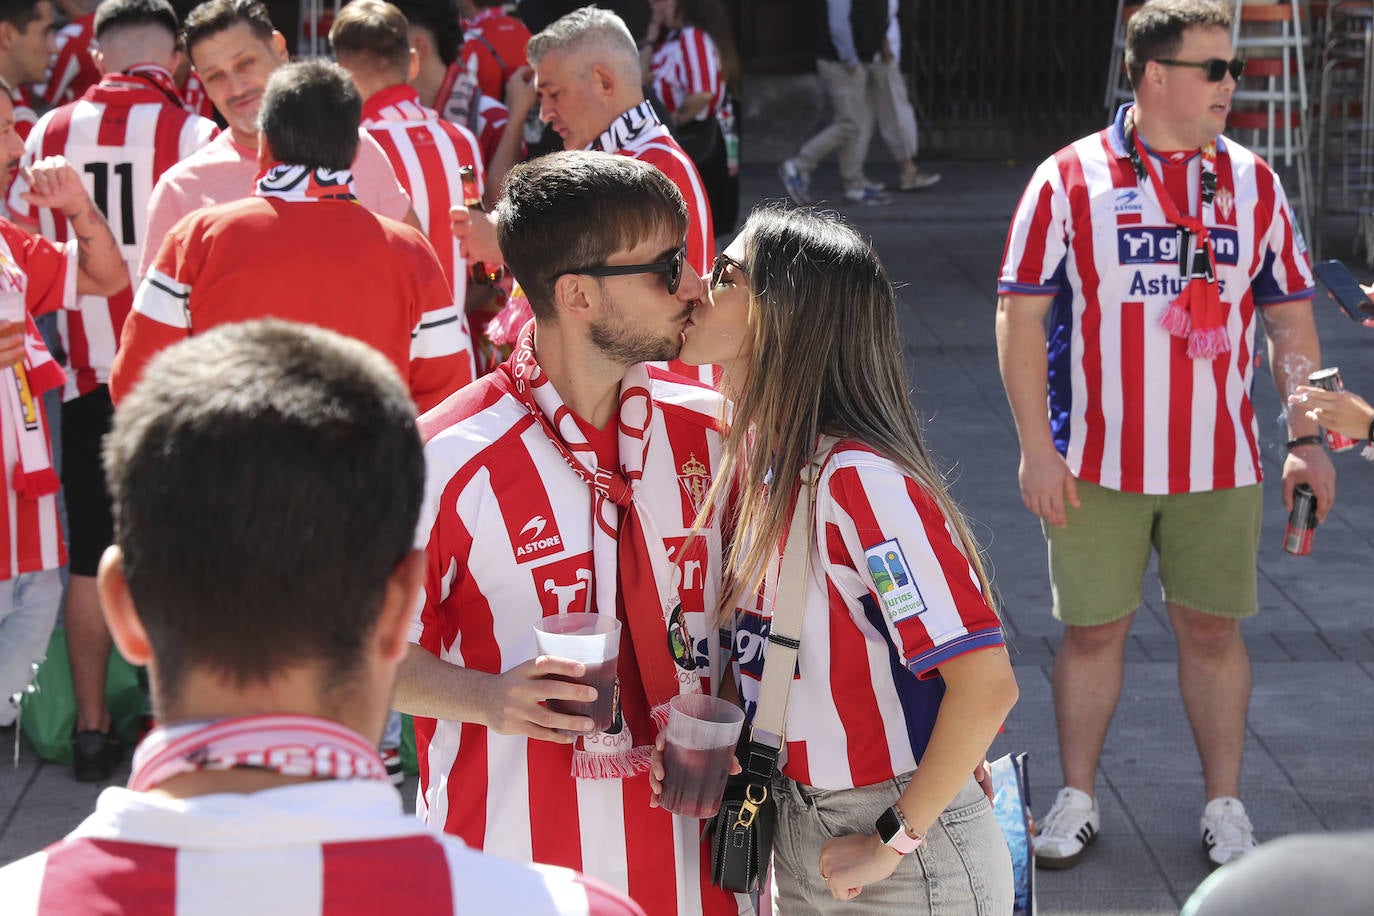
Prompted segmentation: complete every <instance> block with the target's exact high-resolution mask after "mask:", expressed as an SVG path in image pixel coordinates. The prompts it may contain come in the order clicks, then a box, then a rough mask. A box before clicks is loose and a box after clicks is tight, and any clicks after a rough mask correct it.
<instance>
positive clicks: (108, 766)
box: [72, 728, 124, 782]
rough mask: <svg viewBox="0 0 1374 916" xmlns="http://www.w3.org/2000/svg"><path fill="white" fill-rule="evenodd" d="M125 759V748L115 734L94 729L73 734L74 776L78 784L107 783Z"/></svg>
mask: <svg viewBox="0 0 1374 916" xmlns="http://www.w3.org/2000/svg"><path fill="white" fill-rule="evenodd" d="M123 759H124V747H123V746H122V745H121V744H120V743H119V739H118V738H117V737H115V735H114V733H113V732H102V731H98V730H96V729H94V728H88V729H86V730H84V731H73V732H72V775H73V776H74V777H75V778H76V781H77V782H105V781H107V780H108V779H109V778H110V773H111V771H112V770H113V769H114V765H115V764H116V763H118V762H119V761H121V760H123Z"/></svg>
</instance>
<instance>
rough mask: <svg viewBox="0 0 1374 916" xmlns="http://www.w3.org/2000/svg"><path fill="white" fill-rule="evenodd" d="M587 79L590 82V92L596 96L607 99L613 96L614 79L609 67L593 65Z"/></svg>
mask: <svg viewBox="0 0 1374 916" xmlns="http://www.w3.org/2000/svg"><path fill="white" fill-rule="evenodd" d="M588 79H590V80H591V86H592V91H593V92H595V93H596V94H597V95H599V96H601V97H603V98H607V99H609V98H612V97H614V96H615V88H616V78H615V74H614V73H612V72H611V68H610V67H607V66H605V65H603V64H593V65H592V72H591V75H590V76H589V77H588Z"/></svg>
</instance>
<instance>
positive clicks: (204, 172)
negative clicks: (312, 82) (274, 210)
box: [134, 127, 410, 282]
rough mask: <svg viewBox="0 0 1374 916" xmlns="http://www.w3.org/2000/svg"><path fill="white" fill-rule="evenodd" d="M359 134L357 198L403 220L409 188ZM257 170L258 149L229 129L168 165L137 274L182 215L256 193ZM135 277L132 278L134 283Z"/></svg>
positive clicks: (158, 188) (152, 209)
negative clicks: (237, 138) (236, 139)
mask: <svg viewBox="0 0 1374 916" xmlns="http://www.w3.org/2000/svg"><path fill="white" fill-rule="evenodd" d="M358 134H359V143H358V156H357V158H356V159H354V160H353V169H352V172H353V189H354V193H355V194H357V195H358V203H360V204H362V205H363V206H364V207H366V208H367V209H369V210H371V211H372V212H373V213H377V214H380V215H382V216H389V217H391V218H392V219H397V220H403V219H405V216H406V212H407V211H408V210H409V209H410V198H409V197H408V196H407V195H406V191H405V188H403V187H401V182H400V180H399V179H398V178H397V177H396V173H395V172H393V171H392V169H391V163H389V162H387V159H386V154H385V153H383V152H382V148H381V147H380V146H378V145H377V141H376V140H373V139H372V137H371V136H370V135H369V134H368V132H367V131H365V130H363V129H362V128H361V127H360V128H358ZM258 171H259V169H258V151H257V150H256V149H249V148H248V147H246V146H241V145H239V144H238V143H235V142H234V132H233V131H230V130H226V131H223V132H222V133H221V134H220V135H219V136H218V137H216V138H215V139H214V140H213V141H211V142H210V143H207V144H206V145H205V146H204V147H203V148H202V149H200V150H198V151H197V152H196V153H195V154H194V155H192V156H187V157H186V158H185V159H184V160H182V161H181V162H178V163H177V164H176V165H174V166H173V167H172V168H170V169H168V170H167V172H166V174H164V175H163V176H162V177H161V178H159V179H158V182H157V186H156V187H154V188H153V195H152V197H150V198H149V199H148V232H147V234H146V235H145V238H146V239H147V240H148V241H147V245H146V247H144V249H143V260H142V261H141V262H140V263H139V265H138V276H139V277H141V276H143V275H144V274H146V273H147V272H148V267H149V265H150V264H151V263H152V260H153V255H155V254H157V249H158V247H159V246H160V245H161V244H162V239H163V237H164V236H166V235H167V232H168V230H170V229H171V228H172V227H173V226H175V225H176V223H177V221H178V220H179V219H181V218H182V217H183V216H185V215H187V214H188V213H192V212H194V211H196V210H199V209H201V208H203V207H213V206H215V205H216V204H224V203H228V202H229V201H231V200H240V199H242V198H244V197H248V196H249V195H250V194H252V193H253V182H254V181H255V180H256V178H257V175H258ZM137 279H138V277H135V278H134V280H135V282H137Z"/></svg>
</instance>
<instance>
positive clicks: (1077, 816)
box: [997, 0, 1335, 868]
mask: <svg viewBox="0 0 1374 916" xmlns="http://www.w3.org/2000/svg"><path fill="white" fill-rule="evenodd" d="M1230 9H1231V7H1230V4H1229V3H1219V2H1215V0H1152V2H1150V3H1147V4H1146V5H1145V6H1144V7H1143V9H1142V10H1141V11H1140V12H1139V13H1137V14H1136V15H1135V16H1134V17H1133V18H1132V19H1131V22H1130V25H1129V26H1128V29H1127V39H1126V65H1127V68H1128V70H1129V72H1130V77H1131V83H1132V85H1133V86H1134V87H1135V101H1134V104H1128V105H1125V106H1122V109H1121V110H1120V111H1119V112H1118V113H1117V117H1116V121H1115V123H1114V124H1112V126H1110V127H1108V128H1107V129H1106V130H1104V131H1101V132H1100V133H1098V134H1094V135H1092V136H1089V137H1085V138H1083V139H1082V140H1079V141H1078V142H1076V143H1074V144H1071V145H1070V146H1068V147H1065V148H1064V149H1063V150H1060V151H1059V152H1058V153H1056V154H1055V155H1054V156H1052V157H1051V158H1050V159H1048V160H1047V161H1046V162H1045V163H1044V164H1042V165H1041V166H1040V168H1039V169H1038V170H1037V171H1036V173H1035V176H1034V177H1033V178H1032V179H1031V182H1030V185H1029V187H1028V188H1027V190H1026V193H1025V195H1024V196H1023V197H1022V199H1021V204H1020V206H1019V207H1018V209H1017V212H1016V216H1015V217H1014V219H1013V221H1012V226H1011V230H1010V233H1009V235H1008V240H1007V250H1006V256H1005V259H1004V262H1003V265H1002V272H1001V277H1000V280H999V284H998V287H999V289H998V291H999V295H1000V297H1001V298H1000V299H999V301H998V307H997V309H998V310H997V342H998V351H999V359H1000V363H1001V369H1002V380H1003V383H1004V385H1005V386H1006V389H1007V398H1008V400H1009V401H1010V402H1011V408H1012V413H1013V415H1014V416H1015V419H1016V428H1017V434H1018V436H1019V439H1020V445H1021V466H1020V484H1021V495H1022V498H1023V499H1024V500H1025V503H1026V506H1027V508H1029V509H1030V510H1031V511H1032V512H1034V513H1035V514H1036V515H1037V516H1039V517H1040V518H1041V519H1042V523H1043V525H1044V530H1045V537H1046V540H1047V541H1048V543H1049V558H1050V580H1051V583H1052V586H1053V589H1054V615H1055V617H1056V618H1058V619H1059V620H1062V621H1063V622H1064V624H1065V628H1064V636H1063V639H1062V641H1061V642H1060V645H1059V649H1058V651H1057V653H1056V655H1055V663H1054V675H1053V687H1054V705H1055V718H1056V722H1057V725H1058V731H1059V750H1060V757H1061V762H1062V766H1063V772H1064V788H1063V789H1062V790H1061V791H1060V793H1059V795H1058V797H1057V798H1056V799H1055V802H1054V806H1053V807H1052V808H1051V809H1050V812H1049V814H1048V815H1047V816H1046V817H1045V818H1044V819H1043V820H1042V821H1041V827H1040V834H1039V836H1037V838H1036V841H1035V847H1036V855H1037V861H1038V862H1039V864H1041V865H1043V866H1048V867H1058V868H1066V867H1069V866H1071V865H1073V864H1075V863H1076V862H1077V861H1078V860H1079V858H1080V856H1081V855H1082V852H1083V849H1084V847H1085V846H1087V844H1088V843H1090V842H1092V841H1093V840H1094V839H1095V838H1096V836H1097V830H1098V827H1099V823H1100V820H1099V815H1098V809H1097V803H1096V801H1095V800H1094V797H1093V783H1094V776H1095V773H1096V770H1097V764H1098V759H1099V757H1100V756H1101V753H1102V745H1103V742H1104V741H1105V739H1106V735H1107V729H1108V727H1109V726H1110V724H1111V720H1112V714H1113V713H1114V711H1115V709H1116V703H1117V699H1118V698H1119V697H1120V694H1121V682H1122V672H1123V658H1124V650H1125V644H1126V637H1127V634H1128V632H1129V630H1130V626H1131V620H1132V618H1133V616H1134V613H1135V609H1136V607H1138V606H1139V604H1140V601H1141V577H1142V576H1143V574H1144V572H1145V569H1146V566H1147V565H1148V564H1149V560H1150V555H1151V551H1154V552H1156V553H1158V555H1159V577H1160V580H1161V582H1162V584H1163V591H1164V600H1165V602H1166V605H1167V607H1168V614H1169V623H1170V625H1171V626H1172V628H1173V631H1174V633H1175V635H1176V637H1177V639H1178V659H1179V661H1178V667H1179V672H1178V679H1179V690H1180V692H1181V694H1182V697H1183V706H1184V709H1185V710H1186V712H1187V715H1188V720H1189V723H1190V724H1191V725H1192V729H1193V736H1194V739H1195V741H1196V743H1197V748H1198V754H1199V756H1200V757H1201V761H1202V771H1203V779H1204V783H1205V786H1204V788H1205V792H1206V804H1205V807H1204V809H1203V815H1202V820H1201V829H1202V840H1203V845H1204V847H1205V849H1206V851H1207V855H1208V857H1209V858H1210V859H1211V861H1212V862H1214V863H1217V864H1221V863H1224V862H1227V861H1229V860H1231V859H1232V858H1235V857H1236V856H1238V855H1240V854H1242V853H1244V852H1245V851H1246V850H1248V849H1250V848H1252V847H1253V846H1254V845H1255V839H1254V835H1253V829H1252V827H1251V824H1250V820H1249V818H1248V817H1247V816H1246V814H1245V808H1244V806H1243V805H1242V804H1241V802H1240V800H1239V798H1238V797H1237V796H1238V795H1239V791H1240V767H1241V754H1242V750H1243V747H1244V742H1245V714H1246V706H1247V704H1248V703H1249V698H1250V660H1249V657H1248V655H1247V654H1246V650H1245V644H1244V642H1242V641H1241V635H1240V620H1241V618H1243V617H1248V616H1250V615H1252V614H1254V613H1255V612H1256V610H1257V606H1256V596H1255V556H1256V551H1257V548H1258V539H1259V526H1260V486H1259V482H1260V476H1261V472H1260V461H1259V439H1258V433H1259V430H1258V423H1257V422H1256V418H1255V408H1254V405H1253V404H1252V403H1251V400H1250V391H1251V387H1252V384H1253V381H1254V374H1255V359H1254V339H1255V335H1254V328H1255V323H1256V319H1258V320H1259V321H1262V322H1263V323H1264V326H1265V333H1266V336H1267V338H1268V341H1269V364H1270V367H1271V369H1272V371H1273V375H1274V380H1275V382H1276V384H1277V385H1278V388H1279V392H1280V396H1281V397H1282V396H1284V395H1287V394H1288V393H1290V392H1292V391H1293V390H1294V388H1295V387H1296V386H1297V385H1300V384H1303V383H1304V381H1305V379H1306V377H1307V375H1308V373H1310V372H1311V371H1312V370H1314V369H1317V368H1319V367H1320V366H1321V355H1320V351H1319V347H1318V343H1317V335H1316V329H1315V327H1314V325H1313V321H1312V310H1311V306H1310V299H1311V296H1312V281H1311V271H1310V269H1309V267H1308V263H1307V256H1306V254H1305V251H1304V248H1303V244H1302V241H1301V237H1300V236H1299V234H1298V232H1297V229H1296V227H1295V225H1294V222H1293V218H1292V212H1291V210H1290V208H1289V205H1288V201H1287V199H1286V198H1285V197H1284V194H1283V188H1282V186H1281V185H1280V183H1279V181H1278V178H1277V177H1276V176H1275V175H1274V173H1273V172H1272V171H1271V170H1270V168H1269V166H1268V165H1266V164H1265V163H1264V162H1263V161H1262V160H1261V159H1260V158H1259V157H1258V156H1256V155H1254V154H1253V153H1251V152H1249V151H1248V150H1246V149H1244V148H1243V147H1241V146H1239V145H1238V144H1236V143H1234V142H1232V141H1230V140H1228V139H1225V138H1223V137H1221V136H1220V133H1221V130H1222V128H1223V126H1224V125H1225V123H1226V116H1227V114H1228V112H1229V110H1230V105H1231V94H1232V93H1233V92H1234V90H1235V87H1236V77H1238V76H1239V75H1240V74H1241V72H1242V69H1243V66H1244V65H1243V62H1241V61H1239V60H1235V59H1233V58H1234V52H1233V49H1232V47H1231V38H1230V26H1231V12H1230ZM1047 316H1048V317H1049V321H1048V324H1049V332H1048V334H1047V333H1046V317H1047ZM1047 382H1048V384H1047ZM1047 393H1048V404H1049V411H1048V415H1047V412H1046V409H1045V408H1046V400H1047V398H1046V395H1047ZM1287 424H1288V430H1287V433H1288V440H1289V441H1288V456H1287V459H1286V460H1285V462H1284V466H1283V499H1284V503H1285V505H1286V506H1291V504H1292V499H1293V490H1294V488H1295V487H1296V486H1297V485H1298V484H1304V483H1305V484H1307V485H1309V486H1310V487H1312V489H1313V490H1314V491H1315V493H1316V497H1317V516H1318V518H1322V517H1324V516H1325V514H1326V512H1327V511H1328V510H1329V509H1330V507H1331V503H1332V500H1333V499H1334V498H1335V472H1334V471H1333V470H1332V467H1331V463H1330V461H1329V460H1328V459H1327V457H1326V454H1325V452H1324V451H1323V450H1322V447H1321V439H1320V438H1319V436H1318V433H1319V430H1318V428H1317V426H1316V424H1315V423H1314V422H1313V421H1312V420H1310V419H1309V418H1307V417H1305V416H1303V415H1302V414H1301V413H1300V412H1298V411H1294V412H1293V413H1291V414H1290V415H1289V416H1288V417H1287Z"/></svg>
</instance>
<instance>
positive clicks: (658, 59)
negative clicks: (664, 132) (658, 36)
mask: <svg viewBox="0 0 1374 916" xmlns="http://www.w3.org/2000/svg"><path fill="white" fill-rule="evenodd" d="M652 72H653V89H654V92H655V93H656V94H657V95H658V98H659V101H661V102H662V103H663V105H664V107H665V108H667V109H668V110H669V111H677V109H678V106H679V105H681V104H682V101H683V99H685V98H687V97H688V96H689V95H696V94H697V93H699V92H709V93H710V94H711V102H710V104H708V105H706V106H705V107H704V108H702V109H701V111H700V113H698V114H697V116H696V118H695V120H697V121H705V120H706V119H707V118H712V117H715V115H716V112H717V111H718V110H719V109H720V106H722V105H724V104H725V81H724V79H723V78H722V76H721V72H720V52H719V51H718V50H717V49H716V43H715V42H714V41H712V40H711V36H710V35H709V34H708V33H707V32H705V31H704V30H702V29H698V28H697V27H696V26H690V25H689V26H685V27H684V28H682V29H680V30H678V31H676V32H674V33H673V34H671V35H669V36H667V37H666V38H665V39H664V40H663V41H662V42H661V43H660V44H659V46H658V47H657V48H655V49H654V56H653V64H652Z"/></svg>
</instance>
